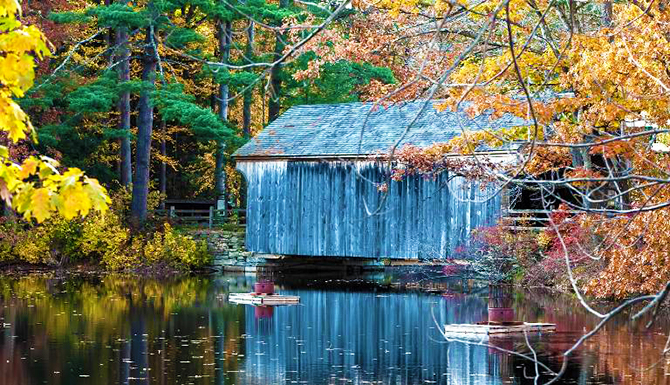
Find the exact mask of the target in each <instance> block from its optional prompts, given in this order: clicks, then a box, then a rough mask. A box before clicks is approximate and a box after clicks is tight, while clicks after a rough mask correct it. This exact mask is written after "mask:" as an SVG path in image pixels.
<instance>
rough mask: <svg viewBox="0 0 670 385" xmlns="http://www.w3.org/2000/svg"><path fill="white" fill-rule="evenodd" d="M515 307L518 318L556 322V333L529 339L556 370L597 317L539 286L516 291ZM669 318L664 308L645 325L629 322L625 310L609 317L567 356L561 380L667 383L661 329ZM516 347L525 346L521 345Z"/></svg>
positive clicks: (665, 327)
mask: <svg viewBox="0 0 670 385" xmlns="http://www.w3.org/2000/svg"><path fill="white" fill-rule="evenodd" d="M516 311H517V314H519V315H520V317H519V318H520V319H527V320H537V321H539V322H553V323H556V325H557V333H555V334H551V335H548V336H547V338H546V339H543V340H542V341H541V342H536V343H534V344H533V346H534V347H535V348H539V351H540V352H541V353H542V356H543V359H542V361H543V362H548V363H549V366H550V367H552V368H554V369H555V370H558V369H559V367H560V363H561V362H562V355H563V353H564V352H565V351H566V350H567V349H569V348H570V347H571V346H572V345H573V344H574V343H575V341H576V340H577V339H579V337H581V335H582V334H583V333H585V330H590V329H592V328H593V327H594V326H595V325H596V323H597V322H598V320H597V319H595V318H594V317H591V316H588V315H587V313H586V310H585V309H584V308H583V307H581V306H579V305H578V304H577V303H576V301H572V300H571V299H570V298H569V297H566V296H563V295H556V294H552V293H543V292H541V291H534V292H524V293H523V295H519V296H518V298H517V300H516ZM669 321H670V320H669V319H668V316H667V314H666V315H660V316H659V318H658V320H657V322H656V324H655V325H654V326H653V327H652V328H651V329H650V330H646V329H645V324H646V320H642V321H641V322H638V323H637V324H631V322H630V319H629V318H628V319H627V318H626V316H621V317H619V318H615V319H613V320H612V321H611V322H610V323H609V324H608V326H607V327H605V328H604V329H603V330H601V331H600V332H599V333H598V334H597V335H595V336H594V337H593V338H592V339H591V340H589V341H588V342H587V343H586V344H585V346H584V348H582V349H580V350H579V353H578V354H577V355H575V356H574V357H572V358H571V359H570V360H569V362H570V365H569V368H568V372H567V373H566V377H565V378H564V381H566V382H568V380H569V379H570V378H572V379H575V380H576V379H584V378H586V379H589V380H591V381H595V382H597V381H600V382H601V383H616V384H670V377H669V376H666V375H665V374H666V372H667V369H665V359H664V358H663V357H662V352H663V348H664V345H665V343H666V338H667V335H666V334H664V330H667V329H668V326H670V322H669ZM517 350H518V351H524V352H528V351H529V350H528V348H527V347H524V346H523V345H521V346H517ZM659 360H660V361H659ZM517 361H518V360H517ZM517 374H518V373H517Z"/></svg>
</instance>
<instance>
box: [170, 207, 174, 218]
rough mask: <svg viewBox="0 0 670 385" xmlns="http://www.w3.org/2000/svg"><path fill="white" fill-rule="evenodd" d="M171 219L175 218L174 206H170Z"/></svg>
mask: <svg viewBox="0 0 670 385" xmlns="http://www.w3.org/2000/svg"><path fill="white" fill-rule="evenodd" d="M169 218H170V219H172V218H174V206H170V217H169Z"/></svg>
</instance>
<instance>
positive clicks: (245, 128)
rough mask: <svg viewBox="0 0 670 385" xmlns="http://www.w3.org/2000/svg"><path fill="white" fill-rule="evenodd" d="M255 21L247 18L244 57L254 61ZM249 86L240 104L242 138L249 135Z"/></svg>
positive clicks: (250, 94)
mask: <svg viewBox="0 0 670 385" xmlns="http://www.w3.org/2000/svg"><path fill="white" fill-rule="evenodd" d="M254 28H255V23H254V22H253V21H252V20H249V27H247V48H246V53H245V55H246V57H247V60H248V61H249V62H253V61H254V43H255V40H256V34H255V31H254ZM248 87H249V88H248V89H247V90H245V91H244V102H243V106H242V132H243V135H244V138H249V137H250V136H251V104H252V103H253V93H254V88H253V87H252V86H251V85H249V86H248Z"/></svg>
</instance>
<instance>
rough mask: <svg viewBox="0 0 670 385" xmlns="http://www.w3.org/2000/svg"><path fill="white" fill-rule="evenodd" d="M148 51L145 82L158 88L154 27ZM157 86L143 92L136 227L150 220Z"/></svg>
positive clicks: (134, 203) (150, 29)
mask: <svg viewBox="0 0 670 385" xmlns="http://www.w3.org/2000/svg"><path fill="white" fill-rule="evenodd" d="M146 33H147V36H146V41H145V51H144V55H143V56H142V65H143V69H142V80H143V81H144V82H145V83H146V84H151V85H152V86H153V85H154V83H155V81H156V66H157V63H158V61H157V58H156V52H155V47H154V39H153V33H154V27H153V25H150V26H149V27H148V28H147V32H146ZM152 90H153V87H146V86H145V87H144V88H143V89H142V91H141V93H140V99H139V101H138V103H137V105H138V116H137V150H136V152H137V154H136V158H135V177H134V178H133V200H132V206H131V222H132V224H133V226H135V228H139V227H140V226H142V225H143V224H144V221H145V220H146V218H147V197H148V196H149V174H150V168H151V164H150V163H151V131H152V130H153V124H154V106H153V102H152V100H151V92H152Z"/></svg>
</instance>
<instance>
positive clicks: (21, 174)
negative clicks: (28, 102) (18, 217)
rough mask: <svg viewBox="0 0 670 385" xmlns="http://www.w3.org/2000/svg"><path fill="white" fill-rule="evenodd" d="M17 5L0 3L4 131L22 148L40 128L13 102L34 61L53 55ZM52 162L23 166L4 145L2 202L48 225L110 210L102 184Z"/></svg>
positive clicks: (29, 81) (28, 81)
mask: <svg viewBox="0 0 670 385" xmlns="http://www.w3.org/2000/svg"><path fill="white" fill-rule="evenodd" d="M20 15H21V8H20V5H19V2H18V0H1V1H0V52H2V53H3V54H2V56H0V84H1V85H0V130H1V131H4V132H6V134H7V136H8V138H9V140H10V141H11V142H13V143H17V142H19V141H20V140H23V139H27V138H28V137H30V138H31V139H32V140H33V141H34V140H35V129H34V128H33V126H32V124H31V123H30V119H29V118H28V116H27V115H26V114H25V113H24V112H23V110H22V109H21V107H20V106H19V105H18V104H17V103H16V101H15V100H14V98H20V97H22V96H24V94H25V92H26V91H27V90H28V89H29V88H30V87H31V86H32V85H33V81H34V78H35V61H36V60H40V59H43V58H44V57H46V56H49V55H50V52H49V48H48V45H47V44H48V43H47V40H46V38H45V37H44V35H43V34H42V33H41V32H40V31H39V29H37V28H36V27H34V26H25V25H23V24H22V23H21V22H20V21H19V17H20ZM57 167H58V163H57V162H56V161H55V160H53V159H50V158H47V157H35V156H33V157H29V158H28V159H26V160H24V161H23V162H17V161H15V160H13V159H11V158H10V155H9V148H8V147H7V146H5V145H0V199H2V200H4V201H5V202H6V203H7V204H8V205H10V206H13V207H14V209H16V210H17V211H18V212H19V213H20V214H23V216H24V217H25V218H26V219H31V218H34V219H36V220H37V221H38V222H43V221H44V220H46V219H47V218H49V217H51V216H52V215H54V214H55V213H58V214H60V215H62V216H63V217H65V218H67V219H71V218H74V217H75V216H78V215H81V216H85V215H87V214H88V213H89V212H90V211H91V210H96V211H105V210H107V206H108V203H109V202H110V201H109V198H108V197H107V194H106V191H105V189H104V188H103V187H102V186H100V184H99V183H98V181H97V180H95V179H92V178H89V177H87V176H86V175H84V173H83V172H82V171H81V170H79V169H76V168H73V169H70V170H68V171H66V172H64V173H62V174H61V173H60V172H59V170H58V168H57Z"/></svg>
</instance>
